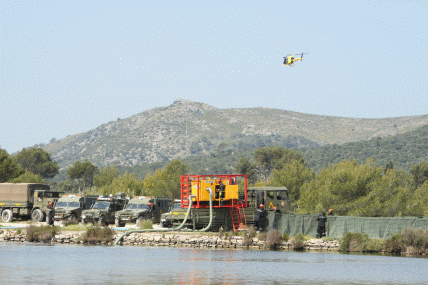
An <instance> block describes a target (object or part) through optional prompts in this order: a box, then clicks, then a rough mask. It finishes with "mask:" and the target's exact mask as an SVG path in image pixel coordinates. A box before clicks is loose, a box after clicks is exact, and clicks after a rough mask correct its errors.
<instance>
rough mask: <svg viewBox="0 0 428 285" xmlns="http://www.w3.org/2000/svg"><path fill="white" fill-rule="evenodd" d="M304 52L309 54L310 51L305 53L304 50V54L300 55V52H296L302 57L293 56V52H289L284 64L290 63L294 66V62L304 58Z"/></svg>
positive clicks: (289, 64)
mask: <svg viewBox="0 0 428 285" xmlns="http://www.w3.org/2000/svg"><path fill="white" fill-rule="evenodd" d="M304 54H309V53H303V52H302V54H301V55H300V54H296V55H300V57H294V56H292V55H291V54H287V55H286V56H284V63H283V66H286V65H288V66H294V63H295V62H296V61H298V60H303V55H304Z"/></svg>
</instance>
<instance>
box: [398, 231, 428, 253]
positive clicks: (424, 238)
mask: <svg viewBox="0 0 428 285" xmlns="http://www.w3.org/2000/svg"><path fill="white" fill-rule="evenodd" d="M401 241H402V243H403V244H404V245H406V246H411V247H414V248H415V249H416V250H417V251H418V252H419V253H420V252H424V251H425V249H426V248H427V246H428V233H427V231H426V230H425V231H424V230H422V229H411V228H405V229H404V230H403V231H402V233H401Z"/></svg>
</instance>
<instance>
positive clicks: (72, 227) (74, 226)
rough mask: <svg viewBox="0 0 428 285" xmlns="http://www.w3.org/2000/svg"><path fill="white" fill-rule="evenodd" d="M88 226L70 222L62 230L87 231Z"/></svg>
mask: <svg viewBox="0 0 428 285" xmlns="http://www.w3.org/2000/svg"><path fill="white" fill-rule="evenodd" d="M87 229H88V228H87V227H86V226H82V225H79V224H70V225H68V226H65V227H63V228H62V229H61V230H62V231H86V230H87Z"/></svg>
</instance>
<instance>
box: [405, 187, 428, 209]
mask: <svg viewBox="0 0 428 285" xmlns="http://www.w3.org/2000/svg"><path fill="white" fill-rule="evenodd" d="M427 205H428V181H426V182H425V183H424V184H422V185H421V186H419V187H418V188H417V189H416V190H415V192H414V193H413V197H412V198H411V199H409V200H408V201H407V205H406V211H404V216H413V217H426V216H428V207H427Z"/></svg>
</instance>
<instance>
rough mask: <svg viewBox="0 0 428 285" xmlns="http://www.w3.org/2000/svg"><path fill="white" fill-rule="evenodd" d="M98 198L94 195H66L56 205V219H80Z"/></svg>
mask: <svg viewBox="0 0 428 285" xmlns="http://www.w3.org/2000/svg"><path fill="white" fill-rule="evenodd" d="M97 199H98V196H93V195H75V194H70V195H64V196H62V197H61V198H59V200H58V202H57V203H56V205H55V216H54V218H53V220H54V221H64V220H68V221H80V218H81V215H82V212H83V211H84V210H87V209H90V208H91V206H92V205H93V204H94V203H95V201H96V200H97Z"/></svg>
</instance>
